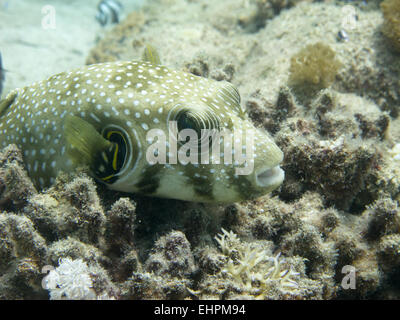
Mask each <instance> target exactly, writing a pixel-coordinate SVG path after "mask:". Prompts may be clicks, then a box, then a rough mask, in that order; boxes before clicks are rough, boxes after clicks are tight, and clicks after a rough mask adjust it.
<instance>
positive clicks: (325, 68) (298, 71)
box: [289, 42, 341, 96]
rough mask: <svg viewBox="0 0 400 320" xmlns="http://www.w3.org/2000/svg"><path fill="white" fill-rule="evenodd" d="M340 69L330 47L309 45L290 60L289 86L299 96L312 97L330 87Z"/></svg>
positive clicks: (318, 43) (339, 64) (316, 44)
mask: <svg viewBox="0 0 400 320" xmlns="http://www.w3.org/2000/svg"><path fill="white" fill-rule="evenodd" d="M340 67H341V63H340V62H339V61H338V60H337V59H336V58H335V51H333V50H332V49H331V47H330V46H328V45H326V44H323V43H321V42H317V43H315V44H309V45H307V46H306V47H304V48H303V49H301V50H300V51H299V52H298V53H297V54H295V55H294V56H293V57H292V58H291V59H290V77H289V85H290V86H291V87H292V88H293V89H294V91H295V92H296V93H297V94H298V95H306V96H310V95H312V94H314V93H315V92H317V91H318V90H321V89H324V88H327V87H329V86H330V85H331V84H332V83H333V81H334V80H335V76H336V74H337V73H338V70H339V69H340Z"/></svg>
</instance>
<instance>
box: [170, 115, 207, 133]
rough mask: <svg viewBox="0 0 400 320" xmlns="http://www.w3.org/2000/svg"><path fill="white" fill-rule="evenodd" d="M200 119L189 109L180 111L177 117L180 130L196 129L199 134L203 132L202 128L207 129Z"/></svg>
mask: <svg viewBox="0 0 400 320" xmlns="http://www.w3.org/2000/svg"><path fill="white" fill-rule="evenodd" d="M199 120H200V119H198V118H196V116H195V115H193V114H191V113H190V112H189V111H183V112H180V113H179V114H178V116H177V117H176V121H177V126H178V132H180V131H182V130H185V129H191V130H194V131H196V133H197V135H198V136H199V135H200V134H201V129H205V128H203V126H202V125H203V124H202V123H201V121H199Z"/></svg>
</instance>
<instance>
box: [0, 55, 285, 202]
mask: <svg viewBox="0 0 400 320" xmlns="http://www.w3.org/2000/svg"><path fill="white" fill-rule="evenodd" d="M171 123H175V124H176V123H177V126H178V127H179V128H178V129H179V130H182V129H193V130H195V131H196V130H197V132H199V131H200V129H207V128H211V129H218V130H223V129H227V130H228V129H229V130H230V132H231V133H232V132H236V133H237V132H240V133H243V132H246V131H247V130H249V132H250V131H251V132H254V134H253V133H252V134H253V135H254V146H252V148H251V150H252V153H254V157H253V158H252V159H251V160H250V162H251V165H252V167H254V170H252V171H251V172H250V173H248V174H246V175H238V174H236V171H235V170H236V169H237V168H238V167H240V166H239V165H238V163H237V162H234V161H233V162H232V164H227V163H224V162H223V161H222V162H221V163H202V162H201V161H199V163H182V162H180V161H176V163H173V161H169V160H171V159H173V158H174V157H173V156H172V154H171V151H174V150H173V148H172V147H171V144H173V143H174V142H175V143H176V145H177V147H178V149H179V147H182V146H184V145H185V141H187V139H186V140H184V141H176V139H175V140H173V139H172V140H170V137H167V140H166V141H164V142H163V143H164V144H165V146H166V148H167V149H166V150H167V163H155V164H154V163H149V157H148V155H149V152H148V151H149V148H151V147H152V146H153V147H154V143H155V140H157V141H158V142H160V141H162V139H161V140H160V138H158V139H156V138H154V137H153V138H152V139H151V138H149V133H150V132H153V131H154V130H153V129H157V130H158V131H161V132H167V133H169V132H170V128H171V127H170V124H171ZM151 130H153V131H151ZM157 130H156V132H158V131H157ZM231 136H232V135H231ZM249 136H250V135H249ZM171 141H172V142H171ZM246 141H247V140H246ZM189 142H190V141H189ZM220 142H221V140H220V141H217V145H218V146H220ZM12 143H13V144H16V145H17V146H18V147H19V148H20V149H21V150H22V153H23V157H24V162H25V165H26V168H27V170H28V173H29V175H30V177H31V178H32V180H33V181H34V182H35V183H36V185H37V187H38V188H45V187H48V186H50V185H51V184H52V183H53V182H54V181H55V178H56V176H57V174H58V173H59V172H60V171H65V172H70V171H72V170H74V169H75V168H77V167H79V166H81V165H83V166H88V167H89V169H90V171H91V173H92V175H93V176H94V177H95V178H96V179H97V180H99V181H101V182H103V183H105V184H106V185H107V186H108V187H109V188H110V189H114V190H119V191H125V192H138V193H141V194H145V195H150V196H158V197H166V198H175V199H181V200H188V201H199V202H235V201H240V200H244V199H250V198H255V197H258V196H260V195H263V194H265V193H267V192H269V191H271V190H273V189H275V188H276V187H277V186H279V185H280V184H281V182H282V180H283V177H284V173H283V171H282V170H281V169H280V167H279V163H280V162H281V161H282V159H283V154H282V152H281V150H280V149H279V148H278V147H277V146H276V145H275V143H274V142H273V141H272V139H271V138H270V137H269V136H268V134H267V133H265V132H264V131H261V130H259V129H256V128H255V127H254V126H253V124H252V123H251V122H250V121H249V120H248V118H247V117H246V114H245V112H244V110H243V109H242V107H241V106H240V96H239V94H238V92H237V90H236V88H235V87H234V86H233V85H231V84H230V83H227V82H217V81H214V80H209V79H206V78H202V77H198V76H195V75H192V74H190V73H186V72H181V71H176V70H171V69H169V68H167V67H165V66H162V65H157V64H152V63H150V62H146V61H126V62H121V61H119V62H110V63H102V64H95V65H90V66H85V67H82V68H80V69H76V70H73V71H71V72H63V73H59V74H57V75H54V76H52V77H50V78H48V79H47V80H43V81H39V82H36V83H34V84H32V85H30V86H27V87H24V88H20V89H15V90H13V91H12V92H11V93H9V94H8V96H7V97H6V98H5V100H3V101H1V102H0V146H2V147H5V146H6V145H8V144H12ZM220 147H221V148H220V149H219V150H220V151H221V154H222V155H223V152H224V150H225V149H223V146H222V144H221V146H220ZM244 149H246V147H245V146H244V147H243V150H244ZM153 151H154V150H153ZM157 152H158V149H157V150H156V152H155V154H157ZM183 152H184V153H185V154H186V155H187V151H183ZM233 154H234V152H232V156H233ZM175 158H176V157H175ZM175 160H176V159H175Z"/></svg>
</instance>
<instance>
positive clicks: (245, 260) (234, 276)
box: [215, 228, 299, 299]
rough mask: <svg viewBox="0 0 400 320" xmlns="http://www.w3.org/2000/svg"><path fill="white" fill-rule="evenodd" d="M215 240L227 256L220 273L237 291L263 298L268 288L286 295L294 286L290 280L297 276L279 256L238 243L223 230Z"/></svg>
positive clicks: (250, 245)
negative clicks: (231, 282)
mask: <svg viewBox="0 0 400 320" xmlns="http://www.w3.org/2000/svg"><path fill="white" fill-rule="evenodd" d="M215 240H216V241H217V242H218V244H219V245H220V249H221V251H222V253H223V254H224V255H225V256H226V257H227V263H226V265H225V267H224V268H223V269H222V270H221V272H222V274H223V275H227V276H228V277H229V278H230V279H231V280H233V281H234V283H235V284H236V285H237V286H238V287H240V288H241V290H244V291H247V292H248V293H250V294H252V295H254V296H255V297H256V298H260V299H264V298H266V297H268V296H269V293H270V290H271V289H272V288H276V287H278V288H279V289H280V290H281V291H283V292H287V293H290V291H291V290H293V289H295V288H297V287H298V284H297V282H296V281H295V280H294V279H295V278H294V277H296V276H298V275H299V273H296V272H294V271H293V270H292V269H291V268H290V267H289V268H287V266H286V265H285V260H284V259H280V253H278V254H277V255H276V256H275V257H271V256H269V255H268V252H267V250H265V248H263V247H262V246H256V247H252V244H251V243H248V242H246V243H244V242H241V241H240V240H239V238H238V237H237V235H236V234H234V233H233V232H232V231H230V232H228V231H226V230H224V229H223V228H222V234H218V235H217V236H216V237H215Z"/></svg>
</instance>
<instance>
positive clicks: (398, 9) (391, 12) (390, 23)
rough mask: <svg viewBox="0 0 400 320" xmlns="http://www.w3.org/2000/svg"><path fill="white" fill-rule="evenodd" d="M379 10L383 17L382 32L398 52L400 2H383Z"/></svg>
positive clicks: (399, 41)
mask: <svg viewBox="0 0 400 320" xmlns="http://www.w3.org/2000/svg"><path fill="white" fill-rule="evenodd" d="M381 10H382V13H383V17H384V22H383V27H382V32H383V34H384V35H385V36H386V37H387V38H388V40H389V41H390V43H391V45H392V46H393V48H394V49H395V50H397V51H399V52H400V1H399V0H385V1H383V2H382V3H381Z"/></svg>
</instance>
